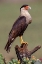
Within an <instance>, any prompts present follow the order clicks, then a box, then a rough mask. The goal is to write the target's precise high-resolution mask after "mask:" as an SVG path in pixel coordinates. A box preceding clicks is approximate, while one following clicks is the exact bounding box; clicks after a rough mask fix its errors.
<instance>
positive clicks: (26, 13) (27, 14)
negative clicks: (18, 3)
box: [20, 9, 31, 18]
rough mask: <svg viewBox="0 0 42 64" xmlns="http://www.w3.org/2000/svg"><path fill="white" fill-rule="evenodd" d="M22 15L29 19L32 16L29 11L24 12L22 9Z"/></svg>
mask: <svg viewBox="0 0 42 64" xmlns="http://www.w3.org/2000/svg"><path fill="white" fill-rule="evenodd" d="M20 15H21V16H25V17H28V18H30V17H31V15H30V14H29V12H28V10H24V9H21V13H20Z"/></svg>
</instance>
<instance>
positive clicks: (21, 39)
mask: <svg viewBox="0 0 42 64" xmlns="http://www.w3.org/2000/svg"><path fill="white" fill-rule="evenodd" d="M20 41H21V44H23V43H24V44H26V43H27V42H24V41H23V38H22V36H20ZM27 44H28V43H27Z"/></svg>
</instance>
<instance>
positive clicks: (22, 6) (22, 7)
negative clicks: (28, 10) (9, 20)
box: [20, 4, 28, 10]
mask: <svg viewBox="0 0 42 64" xmlns="http://www.w3.org/2000/svg"><path fill="white" fill-rule="evenodd" d="M26 6H28V5H27V4H25V5H22V6H21V8H23V7H26ZM21 8H20V10H21Z"/></svg>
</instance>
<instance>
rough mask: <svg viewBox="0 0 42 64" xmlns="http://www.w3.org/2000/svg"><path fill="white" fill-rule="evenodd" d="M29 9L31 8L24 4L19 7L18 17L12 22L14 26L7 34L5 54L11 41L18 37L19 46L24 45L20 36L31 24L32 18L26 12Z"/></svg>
mask: <svg viewBox="0 0 42 64" xmlns="http://www.w3.org/2000/svg"><path fill="white" fill-rule="evenodd" d="M29 9H31V7H30V6H29V5H27V4H24V5H22V6H21V7H20V15H19V17H18V18H17V19H16V21H15V22H14V24H13V26H12V28H11V30H10V32H9V36H8V41H7V43H6V45H5V48H4V49H5V50H6V51H7V52H9V51H10V48H11V45H12V43H13V41H14V40H15V39H16V38H17V37H18V36H19V37H20V42H21V44H22V43H25V42H24V40H23V38H22V36H23V34H24V31H25V30H26V28H27V27H28V25H29V24H31V22H32V17H31V15H30V13H29V11H28V10H29Z"/></svg>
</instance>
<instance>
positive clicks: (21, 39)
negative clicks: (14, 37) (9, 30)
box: [20, 36, 24, 44]
mask: <svg viewBox="0 0 42 64" xmlns="http://www.w3.org/2000/svg"><path fill="white" fill-rule="evenodd" d="M20 41H21V44H22V43H23V42H24V41H23V38H22V36H20Z"/></svg>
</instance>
